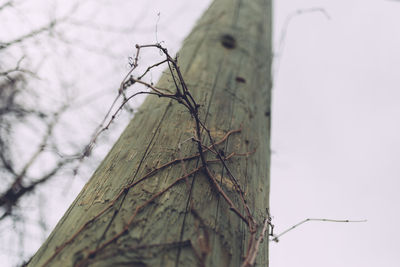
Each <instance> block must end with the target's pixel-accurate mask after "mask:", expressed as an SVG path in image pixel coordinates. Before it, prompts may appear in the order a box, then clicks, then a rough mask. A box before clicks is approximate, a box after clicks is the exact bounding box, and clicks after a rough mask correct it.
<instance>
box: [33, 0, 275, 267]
mask: <svg viewBox="0 0 400 267" xmlns="http://www.w3.org/2000/svg"><path fill="white" fill-rule="evenodd" d="M271 8H272V7H271V0H215V1H214V2H213V3H212V4H211V6H210V8H209V9H208V10H207V11H206V12H205V14H204V15H203V17H202V18H201V19H200V20H199V21H198V23H197V24H196V26H195V27H194V29H193V31H192V33H191V34H190V35H189V36H188V37H187V38H186V40H185V41H184V44H183V47H182V49H181V51H180V52H179V57H178V61H177V66H179V69H180V71H181V74H182V77H181V78H182V79H184V81H185V84H186V86H187V90H188V91H189V92H190V96H192V97H193V101H192V102H190V103H196V104H198V105H196V104H194V105H193V107H192V112H189V111H188V109H189V108H186V107H185V106H184V105H181V104H179V103H178V101H177V99H176V98H175V99H171V98H165V97H154V96H149V97H147V99H146V100H145V102H144V104H143V105H142V107H141V109H140V111H139V112H138V113H137V114H136V115H135V117H134V118H133V120H132V121H131V122H130V124H129V125H128V127H127V128H126V130H125V131H124V132H123V134H122V135H121V137H120V138H119V140H118V141H117V142H116V144H115V145H114V147H113V148H112V149H111V151H110V152H109V154H108V155H107V157H106V158H105V159H104V161H103V162H102V163H101V165H100V166H99V168H98V169H97V170H96V172H95V173H94V175H93V177H92V178H91V179H90V181H89V182H88V183H87V184H86V185H85V187H84V188H83V190H82V192H81V193H80V194H79V196H78V197H77V198H76V200H75V201H74V202H73V203H72V205H71V207H70V208H69V209H68V211H67V212H66V214H65V215H64V217H63V218H62V219H61V220H60V222H59V223H58V224H57V226H56V228H55V229H54V231H53V232H52V233H51V235H50V236H49V238H48V239H47V240H46V242H45V243H44V244H43V245H42V247H41V248H40V249H39V251H38V252H37V253H36V254H35V256H34V257H33V258H32V259H31V260H30V262H29V263H28V266H229V267H230V266H251V265H253V263H255V264H254V265H257V266H267V265H268V238H267V237H266V238H265V240H264V242H260V241H261V240H260V238H261V236H262V231H263V230H264V231H265V230H266V228H265V227H264V226H266V225H267V223H264V222H265V219H266V218H267V209H268V205H269V165H270V149H269V140H270V100H271V91H270V90H271V75H270V65H271V60H272V56H271ZM172 69H174V66H172ZM174 71H175V73H178V70H176V68H175V70H174ZM172 75H173V74H172V72H171V73H165V74H164V75H163V76H162V77H161V79H160V81H159V82H158V84H157V88H168V89H169V91H171V92H176V91H177V90H178V89H176V85H175V83H176V82H177V81H176V79H177V78H176V77H178V76H179V75H177V76H176V77H173V76H172ZM179 82H181V83H179ZM179 87H181V90H182V91H184V88H182V80H180V81H178V88H179ZM183 87H184V86H183ZM190 101H191V100H190ZM188 105H189V104H188ZM193 110H194V111H193ZM196 118H198V121H197V120H196ZM197 122H200V124H199V123H197ZM201 124H203V126H202V125H201ZM196 127H197V128H196ZM207 130H208V131H209V134H210V135H211V137H212V140H211V139H210V136H209V135H208V131H207ZM199 139H201V140H199ZM207 147H208V148H207ZM200 154H201V155H200ZM266 235H268V232H267V233H266Z"/></svg>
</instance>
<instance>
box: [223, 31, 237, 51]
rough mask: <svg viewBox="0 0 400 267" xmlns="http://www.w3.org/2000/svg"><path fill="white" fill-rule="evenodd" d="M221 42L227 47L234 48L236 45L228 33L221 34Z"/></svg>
mask: <svg viewBox="0 0 400 267" xmlns="http://www.w3.org/2000/svg"><path fill="white" fill-rule="evenodd" d="M221 44H222V45H223V46H224V47H225V48H227V49H234V48H235V47H236V40H235V38H234V37H233V36H232V35H230V34H224V35H222V36H221Z"/></svg>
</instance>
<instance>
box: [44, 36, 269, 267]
mask: <svg viewBox="0 0 400 267" xmlns="http://www.w3.org/2000/svg"><path fill="white" fill-rule="evenodd" d="M145 48H156V49H158V50H160V51H161V52H162V54H163V55H164V56H165V59H164V60H162V61H160V62H158V63H156V64H153V65H151V66H150V67H148V68H147V69H146V70H145V71H144V73H143V74H141V75H140V76H138V77H136V78H135V77H134V76H133V74H132V73H133V71H134V70H135V69H136V68H137V67H138V60H139V53H140V51H141V50H142V49H145ZM130 61H131V62H130V66H131V69H130V71H129V72H128V73H127V75H126V76H125V77H124V79H123V80H122V82H121V84H120V87H119V90H118V97H117V98H116V99H115V100H114V102H113V104H112V106H111V108H110V109H109V111H108V112H107V115H106V117H105V119H104V120H103V122H102V124H101V125H100V126H99V128H98V130H97V131H96V133H95V134H94V135H93V137H92V139H91V141H90V143H89V145H88V146H87V151H86V153H84V154H90V150H91V149H92V147H93V146H94V144H95V142H96V139H97V137H98V136H99V135H100V134H101V133H102V132H103V131H105V130H107V129H108V127H109V126H110V125H111V123H112V122H113V121H114V119H115V118H116V115H117V114H118V113H119V112H120V111H121V110H122V109H123V107H124V106H125V104H126V103H127V102H128V101H129V100H130V99H132V98H133V97H135V96H137V95H139V94H149V95H156V96H158V97H163V98H169V99H172V100H174V101H175V102H176V103H178V104H181V105H182V106H184V107H185V108H186V109H187V111H188V112H189V113H190V115H191V117H192V119H193V120H194V122H195V129H194V130H195V136H194V137H192V138H191V140H192V141H194V142H195V143H196V144H197V153H195V154H194V155H191V156H188V157H180V158H176V159H174V160H172V161H170V162H167V163H165V164H163V165H161V166H154V167H153V168H152V170H150V171H149V172H147V173H146V174H145V175H144V176H142V177H141V178H139V179H136V180H135V181H134V182H132V183H130V184H127V185H125V186H124V187H123V188H122V189H121V190H120V191H119V193H118V194H117V195H116V196H115V197H114V198H113V200H112V201H110V203H108V204H107V205H106V206H105V207H104V208H103V210H101V211H100V212H99V213H98V214H97V215H95V216H94V217H92V218H91V219H89V220H88V221H87V222H86V223H85V224H83V225H82V226H81V227H80V228H79V229H78V230H77V231H76V232H75V233H74V234H73V235H72V236H71V237H70V238H69V239H67V240H66V241H65V242H64V243H63V244H61V245H60V246H58V247H57V248H56V250H55V251H54V253H53V254H52V255H51V256H50V258H48V259H47V260H46V262H45V263H44V264H43V266H47V265H49V264H50V262H51V261H52V260H54V259H55V257H56V256H57V255H59V254H60V253H61V251H63V250H64V249H65V248H66V247H67V246H68V245H69V244H71V243H72V242H73V241H74V240H75V239H76V238H77V237H78V236H79V235H80V234H81V233H82V232H83V231H84V230H85V229H87V228H88V227H89V226H90V225H92V224H93V223H94V222H95V221H96V220H98V219H99V218H100V217H101V216H103V215H104V214H105V213H106V212H107V211H108V210H110V209H112V208H114V207H115V206H116V203H117V201H118V200H119V199H121V198H122V197H123V196H125V195H126V194H127V193H128V192H129V190H130V189H132V188H133V187H135V186H136V185H138V184H139V183H141V182H143V181H145V180H147V179H149V178H150V177H152V176H154V175H155V174H157V173H158V172H160V171H162V170H163V169H165V168H166V167H168V166H172V165H175V164H177V163H182V166H183V163H184V162H187V161H190V160H193V159H200V162H201V165H200V166H198V167H196V168H195V169H193V170H191V171H186V168H185V167H184V166H183V173H184V174H183V175H182V176H181V177H179V178H176V179H175V180H174V181H173V182H172V183H171V184H170V185H168V186H167V187H165V188H164V189H162V190H161V191H159V192H157V193H155V194H153V195H152V197H151V198H149V199H148V200H147V201H145V202H144V203H142V204H141V205H139V206H137V207H136V208H135V209H134V211H133V214H132V215H131V216H130V217H129V219H128V221H127V222H126V223H125V225H124V227H123V229H122V230H121V231H120V232H118V233H116V234H114V235H113V236H112V237H111V238H109V239H108V240H106V241H105V242H102V243H99V245H98V246H97V247H96V248H95V249H93V250H90V251H87V252H86V253H84V254H85V256H84V257H83V258H82V259H80V260H78V262H75V266H86V265H87V263H88V261H90V259H92V258H94V257H95V256H96V255H97V254H98V253H99V252H100V251H102V250H103V249H104V248H106V247H107V246H109V245H110V244H112V243H115V242H116V241H117V240H118V239H119V238H120V237H122V236H123V235H124V234H126V233H127V232H128V231H129V230H130V228H131V227H132V226H133V225H134V223H135V219H136V218H137V215H138V214H139V213H140V212H142V211H143V210H144V208H145V207H147V206H148V205H149V204H151V203H152V202H154V200H155V199H157V198H159V197H160V196H162V195H163V194H164V193H165V192H167V191H168V190H170V189H171V188H172V187H174V186H176V185H177V184H179V183H181V182H183V181H187V179H189V178H190V177H191V176H193V175H194V174H196V173H198V172H200V171H202V172H203V173H204V174H205V176H206V177H207V179H208V180H209V182H210V184H211V186H212V187H213V188H214V189H215V190H216V192H217V193H218V194H219V195H220V196H222V198H223V199H224V200H225V202H226V203H227V204H228V206H229V209H230V210H231V211H232V212H233V213H234V214H236V215H237V216H238V218H240V220H242V221H243V222H244V223H245V224H246V225H247V227H248V231H249V236H250V237H249V241H248V246H247V252H246V256H245V258H244V261H243V264H242V266H243V267H249V266H252V265H254V262H255V258H256V255H257V253H258V250H259V246H260V243H261V241H262V240H263V238H264V236H265V232H266V231H267V229H268V225H272V224H271V220H270V216H269V215H268V217H267V219H265V222H264V224H263V228H262V230H261V232H260V233H259V237H258V238H257V232H258V230H259V229H258V224H257V223H256V221H255V219H254V217H253V215H252V213H251V211H250V208H249V206H248V204H247V201H246V199H245V193H244V191H243V190H242V188H241V186H240V184H239V182H238V180H237V179H236V178H235V176H234V175H233V174H232V172H231V171H230V169H229V168H228V166H227V164H226V162H227V160H229V159H231V158H233V157H234V156H246V157H247V156H249V155H251V154H252V153H254V151H253V152H245V153H237V152H231V153H230V154H229V155H221V152H220V151H219V150H218V149H217V145H219V144H221V143H223V142H224V141H226V140H227V139H228V137H229V136H230V135H232V134H235V133H239V132H241V129H237V130H231V131H229V132H227V133H226V134H225V136H223V137H222V139H220V140H219V141H217V142H216V141H215V140H214V138H213V137H212V135H211V132H210V130H209V129H208V128H207V127H206V126H205V124H204V123H203V122H202V121H201V120H200V117H199V108H200V105H199V104H198V103H197V102H196V101H195V99H194V97H193V96H192V94H191V93H190V91H189V89H188V87H187V85H186V82H185V80H184V79H183V76H182V73H181V71H180V68H179V66H178V58H173V57H171V56H170V55H169V53H168V51H167V49H166V48H164V47H163V46H161V44H159V43H157V44H150V45H136V56H135V57H134V58H130ZM164 64H167V66H168V69H169V72H170V74H171V76H172V80H173V83H174V87H175V92H172V91H170V90H168V89H163V88H159V87H156V86H154V85H153V84H152V83H147V82H145V81H143V80H142V79H143V78H144V77H145V75H146V74H148V73H149V72H150V71H151V70H152V69H153V68H155V67H158V66H162V65H164ZM135 84H141V85H144V86H145V87H147V88H148V89H149V90H150V91H140V92H136V93H134V94H132V95H131V96H129V97H128V96H126V91H127V89H128V88H129V87H131V86H132V85H135ZM121 96H122V97H123V101H122V104H121V105H120V106H119V107H118V108H117V109H116V111H115V112H114V113H112V110H113V108H114V106H115V105H116V102H117V100H118V98H120V97H121ZM111 114H112V115H111ZM110 115H111V117H110ZM107 118H109V119H108V123H106V121H107ZM203 131H205V132H206V135H207V137H208V139H209V142H210V144H211V145H209V146H206V145H204V143H203V141H202V132H203ZM207 152H211V153H213V154H215V155H216V158H217V159H216V160H207V159H206V157H205V154H206V153H207ZM215 163H219V164H221V165H222V167H223V168H224V169H225V170H226V172H227V174H228V177H229V179H230V180H231V182H232V184H233V185H234V189H235V190H236V192H237V193H238V196H239V198H240V201H241V202H240V203H241V205H242V207H243V209H244V211H245V214H243V213H242V212H241V211H240V209H239V207H238V206H237V205H235V203H234V202H233V201H232V200H231V198H230V197H229V196H228V195H227V194H226V193H225V191H224V190H223V188H222V187H221V185H220V183H219V182H218V181H217V179H216V178H215V176H214V174H213V172H212V171H211V169H210V165H211V164H215ZM190 210H191V213H192V214H194V215H196V216H195V218H197V219H198V220H200V221H201V222H202V220H201V218H200V216H199V215H198V213H197V212H196V211H195V210H194V208H193V205H191V208H190ZM202 224H204V222H202ZM204 233H205V234H203V235H201V236H200V237H199V240H198V242H199V244H200V245H199V247H200V250H201V252H200V253H197V252H196V251H194V252H195V255H196V257H197V258H198V260H199V264H200V266H205V258H206V256H207V254H208V253H209V250H210V249H209V248H210V245H209V244H208V242H209V238H208V234H207V233H206V232H204ZM204 236H206V237H207V238H205V237H204ZM100 241H101V240H100ZM100 241H99V242H100ZM176 244H178V243H176ZM179 244H180V243H179ZM179 244H178V245H179ZM185 244H186V243H185ZM190 244H191V243H190ZM159 245H160V246H162V244H159ZM186 245H187V244H186ZM152 246H157V244H153V245H152ZM145 247H147V246H141V248H145ZM138 248H139V247H138ZM192 248H193V246H192Z"/></svg>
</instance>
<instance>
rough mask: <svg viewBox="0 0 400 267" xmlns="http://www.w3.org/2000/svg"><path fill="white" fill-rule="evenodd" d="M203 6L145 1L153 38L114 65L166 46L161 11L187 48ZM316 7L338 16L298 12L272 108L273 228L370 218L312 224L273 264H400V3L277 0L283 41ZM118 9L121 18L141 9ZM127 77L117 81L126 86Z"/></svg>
mask: <svg viewBox="0 0 400 267" xmlns="http://www.w3.org/2000/svg"><path fill="white" fill-rule="evenodd" d="M104 2H107V1H104ZM199 2H200V1H194V0H190V1H189V0H185V1H183V0H180V1H173V2H171V1H169V2H168V3H166V1H150V2H149V1H138V2H137V3H135V7H136V9H135V10H140V12H139V13H143V12H144V10H146V12H147V13H146V17H145V19H143V20H141V21H140V24H141V26H143V27H145V26H148V27H149V29H150V34H149V33H148V32H149V30H147V33H146V34H140V33H138V34H134V35H127V36H125V37H124V39H122V40H121V42H119V43H118V44H115V45H116V46H119V47H121V48H118V49H116V50H118V51H119V55H120V57H115V61H114V62H109V65H107V66H112V67H113V68H114V70H115V68H117V67H115V66H119V68H120V69H121V70H123V69H124V67H125V65H124V64H125V61H126V57H127V56H128V53H130V52H131V51H132V45H133V44H135V43H146V42H154V40H155V34H154V28H155V24H156V22H157V19H158V18H157V14H158V13H159V12H160V14H161V16H160V19H159V22H158V25H159V29H158V32H157V38H158V39H159V40H164V41H165V42H166V45H168V46H170V47H172V49H176V50H177V49H178V47H179V43H180V41H181V40H182V38H183V37H184V36H185V35H186V34H187V33H188V32H189V31H190V28H191V27H192V25H193V24H194V22H195V19H196V18H198V17H199V16H200V15H201V13H202V12H203V10H204V9H205V8H206V7H207V6H208V4H209V3H210V1H209V0H207V1H201V3H199ZM314 7H319V8H323V9H324V10H326V12H328V13H329V16H330V19H327V18H326V17H325V16H324V15H323V14H322V13H320V12H314V13H309V14H304V15H302V16H297V17H295V18H293V19H292V20H291V22H290V24H289V27H288V29H287V35H286V39H285V45H284V51H283V54H282V55H281V57H279V58H278V59H279V60H280V61H279V72H277V73H276V74H277V75H276V76H275V86H274V89H273V90H274V91H273V112H272V116H273V124H272V150H273V151H274V154H273V156H272V173H271V211H272V215H273V223H274V224H275V230H276V232H280V231H283V230H285V229H286V228H288V227H290V226H292V225H293V224H295V223H297V222H299V221H301V220H303V219H305V218H329V219H367V220H368V222H367V223H354V224H352V223H328V222H325V223H322V222H309V223H307V224H305V225H303V226H301V227H300V228H298V229H295V230H293V231H291V232H289V233H288V234H287V235H285V236H283V237H282V239H281V242H279V243H271V245H270V266H271V267H288V266H307V267H321V266H324V267H338V266H340V267H358V266H360V267H376V266H385V267H398V266H400V253H399V251H400V245H399V241H398V240H400V231H399V228H398V227H399V225H400V215H399V212H400V194H399V193H398V190H399V188H400V182H399V179H400V138H399V137H400V126H399V120H400V53H399V51H398V50H399V48H400V27H399V25H400V1H399V2H396V1H384V0H362V1H361V0H346V1H345V0H325V1H324V0H319V1H310V0H279V1H275V3H274V44H275V47H278V41H279V37H280V34H281V30H282V27H283V25H284V22H285V19H286V18H287V16H288V15H290V14H292V13H293V12H294V11H296V10H298V9H308V8H314ZM112 8H113V9H112V10H115V14H117V15H118V16H117V17H118V18H119V19H123V18H126V16H125V17H124V16H123V15H121V14H122V13H123V14H125V15H126V14H128V12H129V10H126V8H125V9H124V10H118V7H116V6H114V7H112ZM132 12H134V11H132ZM110 13H111V14H114V13H112V12H110ZM110 13H107V12H104V14H101V13H100V14H99V15H98V16H101V15H103V16H107V15H108V16H111V15H110ZM115 14H114V16H116V15H115ZM135 14H136V13H135ZM136 16H138V15H137V14H136ZM92 38H93V37H92ZM97 41H98V42H102V40H101V39H99V40H97ZM129 46H131V47H129ZM75 60H77V59H75ZM80 60H85V59H82V58H81V59H80ZM108 60H109V59H108ZM121 62H122V63H121ZM75 64H76V65H79V64H80V62H75ZM107 66H106V67H105V68H107ZM110 68H111V67H110ZM95 69H96V71H98V72H99V74H98V76H99V77H100V76H101V75H103V74H102V72H101V71H102V70H101V69H100V68H95ZM103 71H105V70H103ZM107 71H109V70H108V69H107ZM121 76H122V75H121ZM120 78H121V77H118V76H116V77H115V79H114V78H113V79H111V80H109V81H107V83H109V84H110V87H112V85H113V84H115V85H116V87H117V86H118V82H119V80H118V79H120ZM88 83H89V82H88ZM110 95H111V94H110ZM102 101H104V103H107V100H104V99H103V100H102ZM97 108H101V106H97ZM78 184H79V183H78ZM75 185H76V183H75ZM76 192H78V190H76ZM72 198H73V197H70V199H72ZM69 201H70V200H69ZM62 205H63V206H64V207H65V208H66V207H67V206H68V205H69V203H67V204H62ZM58 213H59V214H60V215H61V214H62V213H63V209H60V210H59V212H58ZM2 257H3V258H4V255H3V256H2ZM3 258H2V259H3Z"/></svg>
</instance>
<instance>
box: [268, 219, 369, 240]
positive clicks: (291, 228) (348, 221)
mask: <svg viewBox="0 0 400 267" xmlns="http://www.w3.org/2000/svg"><path fill="white" fill-rule="evenodd" d="M311 221H318V222H336V223H360V222H367V220H334V219H312V218H308V219H305V220H303V221H301V222H299V223H297V224H295V225H293V226H292V227H290V228H288V229H286V230H285V231H283V232H282V233H280V234H278V235H272V237H273V238H272V239H270V240H271V241H275V242H279V238H280V237H281V236H283V235H284V234H286V233H287V232H290V231H291V230H293V229H295V228H297V227H299V226H300V225H302V224H303V223H306V222H311Z"/></svg>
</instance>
